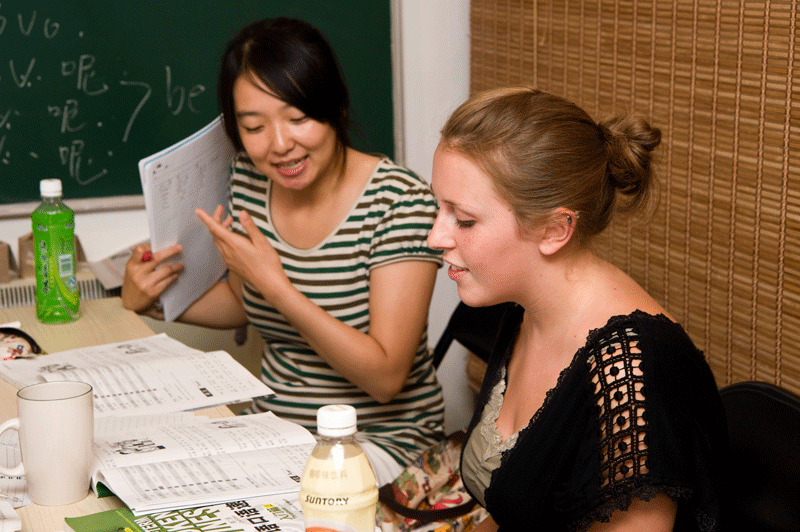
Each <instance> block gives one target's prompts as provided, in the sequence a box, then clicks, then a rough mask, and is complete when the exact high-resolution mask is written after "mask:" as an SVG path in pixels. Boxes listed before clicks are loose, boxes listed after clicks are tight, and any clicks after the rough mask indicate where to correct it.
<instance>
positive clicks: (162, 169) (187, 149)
mask: <svg viewBox="0 0 800 532" xmlns="http://www.w3.org/2000/svg"><path fill="white" fill-rule="evenodd" d="M234 153H235V150H234V149H233V145H232V144H231V142H230V140H228V137H227V136H226V135H225V130H224V128H223V126H222V117H217V118H216V119H215V120H214V121H212V122H211V123H210V124H208V125H207V126H206V127H204V128H203V129H201V130H200V131H198V132H196V133H194V134H193V135H191V136H190V137H187V138H186V139H184V140H182V141H180V142H178V143H177V144H174V145H173V146H170V147H169V148H166V149H164V150H162V151H160V152H158V153H156V154H154V155H151V156H150V157H147V158H145V159H142V160H141V161H139V176H140V177H141V180H142V192H143V193H144V205H145V208H146V210H147V220H148V224H149V226H150V243H151V245H152V248H153V251H160V250H162V249H164V248H166V247H169V246H171V245H173V244H181V245H182V246H183V252H182V253H181V256H179V257H177V258H176V259H175V260H181V261H183V263H184V265H185V268H184V270H183V272H182V273H181V275H180V276H179V277H178V280H177V281H175V282H174V283H172V284H171V285H170V286H169V288H167V290H166V291H165V292H164V293H163V294H162V295H161V303H162V304H163V305H164V320H165V321H172V320H174V319H175V318H177V317H178V316H180V315H181V314H182V313H183V311H184V310H186V308H187V307H188V306H189V305H191V304H192V303H193V302H194V301H195V300H196V299H197V298H199V297H200V296H201V295H203V294H204V293H205V292H206V291H207V290H208V289H209V288H211V286H213V285H214V283H216V282H217V281H219V279H220V278H221V277H222V275H223V274H224V273H225V270H226V269H227V265H226V264H225V261H224V260H222V256H221V255H220V254H219V251H217V248H216V246H215V245H214V241H213V239H212V238H211V235H210V233H209V232H208V228H206V226H205V225H204V224H203V222H201V221H200V219H199V218H198V217H197V215H196V214H195V209H198V208H199V209H203V210H204V211H206V212H208V213H212V212H214V209H216V208H217V206H218V205H222V206H226V205H227V203H228V181H229V178H230V166H231V160H232V159H233V155H234Z"/></svg>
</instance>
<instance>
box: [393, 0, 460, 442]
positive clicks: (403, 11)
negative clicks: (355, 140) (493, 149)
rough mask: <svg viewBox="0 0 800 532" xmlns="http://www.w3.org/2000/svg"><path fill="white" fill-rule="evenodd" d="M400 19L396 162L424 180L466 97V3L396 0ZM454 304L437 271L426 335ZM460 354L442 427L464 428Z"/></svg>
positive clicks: (450, 357)
mask: <svg viewBox="0 0 800 532" xmlns="http://www.w3.org/2000/svg"><path fill="white" fill-rule="evenodd" d="M399 4H400V7H399V9H400V17H399V18H400V20H401V27H402V28H401V29H402V32H401V35H400V40H401V43H400V44H401V49H402V61H401V62H400V63H401V65H400V70H401V72H400V81H401V86H402V97H401V98H400V101H401V102H402V106H403V110H402V125H403V128H404V133H403V135H402V139H403V148H402V154H398V159H401V160H403V162H404V163H405V164H406V166H408V167H409V168H411V169H412V170H414V171H415V172H417V173H418V174H420V175H421V176H423V177H424V178H425V179H427V180H428V181H430V176H431V167H432V165H433V152H434V151H435V149H436V144H437V143H438V141H439V131H440V130H441V128H442V126H443V125H444V122H445V120H447V117H448V116H449V115H450V113H451V112H452V111H453V109H455V107H456V106H457V105H458V104H460V103H461V102H462V101H464V100H465V99H466V98H467V96H468V94H469V2H468V1H467V0H435V1H431V0H399ZM457 303H458V294H457V292H456V287H455V283H454V282H453V281H451V280H450V279H449V278H448V277H447V270H446V267H445V268H441V269H440V270H439V277H438V279H437V281H436V288H435V290H434V295H433V301H432V303H431V312H430V322H429V323H430V325H429V334H430V338H431V342H432V343H435V342H436V340H438V339H439V336H440V335H441V333H442V331H443V330H444V327H445V325H447V320H448V318H449V317H450V314H451V313H452V311H453V309H454V308H455V306H456V304H457ZM465 368H466V350H465V349H463V348H462V347H461V346H460V345H457V344H454V345H453V348H452V349H451V350H450V352H449V353H448V354H447V357H445V359H444V362H443V363H442V366H441V367H440V368H439V378H440V380H441V381H442V387H443V388H444V395H445V404H446V409H445V425H446V426H445V428H446V430H447V431H448V432H452V431H453V430H456V429H459V428H462V427H464V426H465V425H466V424H467V422H468V421H469V416H470V415H471V413H472V406H473V402H472V393H471V391H470V389H469V387H468V386H467V379H466V372H465Z"/></svg>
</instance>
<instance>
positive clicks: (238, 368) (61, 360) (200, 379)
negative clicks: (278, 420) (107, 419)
mask: <svg viewBox="0 0 800 532" xmlns="http://www.w3.org/2000/svg"><path fill="white" fill-rule="evenodd" d="M0 376H2V378H3V379H4V380H6V381H7V382H9V383H10V384H12V385H13V386H16V387H17V388H22V387H24V386H28V385H30V384H36V383H37V382H44V381H82V382H87V383H89V384H91V385H92V387H93V388H94V414H95V418H98V417H104V416H111V415H118V416H119V415H142V414H163V413H167V412H179V411H185V410H195V409H199V408H209V407H212V406H217V405H222V404H232V403H241V402H247V401H250V400H251V399H252V398H254V397H262V396H266V395H273V392H272V390H270V389H269V388H268V387H267V386H266V385H265V384H264V383H263V382H261V381H260V380H259V379H257V378H256V377H255V376H253V374H252V373H250V372H249V371H248V370H247V368H245V367H244V366H242V365H241V364H240V363H238V362H237V361H236V360H234V358H233V357H232V356H231V355H229V354H228V353H226V352H225V351H212V352H208V353H206V352H203V351H199V350H197V349H193V348H191V347H189V346H187V345H185V344H183V343H181V342H179V341H178V340H175V339H173V338H170V337H169V336H167V335H166V334H164V333H162V334H157V335H153V336H150V337H147V338H141V339H138V340H128V341H125V342H117V343H112V344H105V345H98V346H91V347H84V348H78V349H71V350H69V351H61V352H58V353H52V354H49V355H40V356H37V357H35V358H24V359H23V358H18V359H14V360H6V361H0Z"/></svg>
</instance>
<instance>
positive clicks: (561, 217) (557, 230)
mask: <svg viewBox="0 0 800 532" xmlns="http://www.w3.org/2000/svg"><path fill="white" fill-rule="evenodd" d="M577 221H578V215H577V214H575V213H574V212H573V211H571V210H569V209H558V210H557V211H556V212H555V213H554V214H553V216H552V217H551V218H550V219H549V220H548V222H547V224H546V225H545V228H544V232H543V233H542V238H541V240H540V241H539V251H541V253H542V254H543V255H554V254H555V253H557V252H558V251H559V250H560V249H561V248H563V247H564V246H566V245H567V243H568V242H569V241H570V239H572V235H573V234H575V224H576V223H577Z"/></svg>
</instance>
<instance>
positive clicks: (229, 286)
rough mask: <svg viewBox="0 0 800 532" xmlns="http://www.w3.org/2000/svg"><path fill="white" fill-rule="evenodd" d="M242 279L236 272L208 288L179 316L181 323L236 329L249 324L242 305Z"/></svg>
mask: <svg viewBox="0 0 800 532" xmlns="http://www.w3.org/2000/svg"><path fill="white" fill-rule="evenodd" d="M241 289H242V285H241V281H240V280H239V278H238V277H237V276H236V274H234V273H229V274H228V278H227V279H222V280H221V281H219V282H218V283H217V284H215V285H214V286H212V287H211V288H209V289H208V291H207V292H206V293H205V294H203V295H202V296H200V298H199V299H197V301H195V302H194V303H192V304H191V305H190V306H189V308H187V309H186V310H185V311H184V312H183V314H181V315H180V316H179V317H178V321H180V322H181V323H191V324H193V325H201V326H203V327H210V328H212V329H234V328H236V327H241V326H242V325H246V324H247V314H246V313H245V311H244V306H242V298H241V293H242V292H241Z"/></svg>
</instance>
